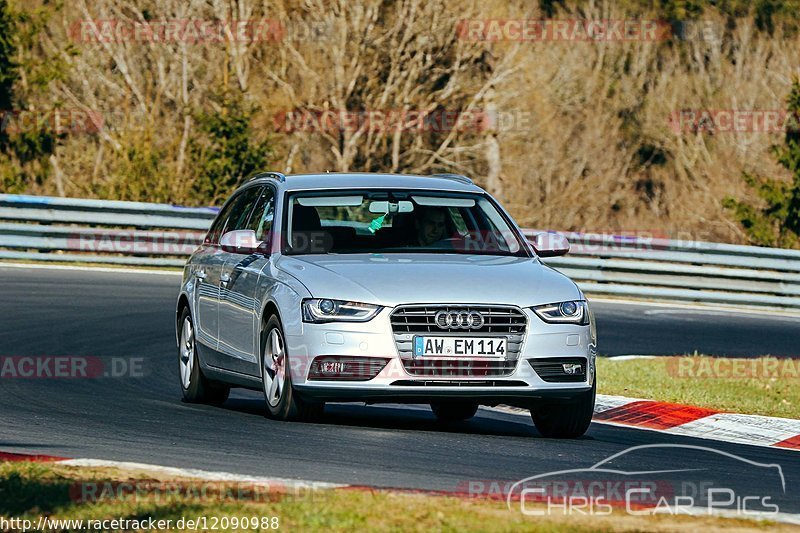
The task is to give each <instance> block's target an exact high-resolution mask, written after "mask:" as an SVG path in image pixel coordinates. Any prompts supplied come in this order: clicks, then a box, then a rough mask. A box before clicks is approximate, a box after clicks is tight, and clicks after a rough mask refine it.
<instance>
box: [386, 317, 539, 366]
mask: <svg viewBox="0 0 800 533" xmlns="http://www.w3.org/2000/svg"><path fill="white" fill-rule="evenodd" d="M439 311H464V312H467V313H470V312H478V313H480V314H481V315H482V316H483V321H484V323H483V327H481V328H478V329H457V328H440V327H439V326H438V325H437V324H436V320H435V319H434V317H435V316H436V313H438V312H439ZM390 320H391V323H392V331H393V332H394V341H395V343H396V345H397V351H398V352H399V353H400V357H401V358H402V359H403V361H404V363H405V362H406V361H407V360H410V359H413V357H414V352H413V340H414V335H425V334H428V335H436V336H441V337H447V336H453V337H495V336H497V337H506V339H508V353H507V358H508V359H510V360H513V361H516V359H517V358H518V357H519V352H520V350H521V349H522V341H523V339H524V337H525V327H526V326H527V319H526V318H525V314H524V313H523V312H522V311H521V310H519V309H518V308H516V307H510V306H497V305H492V306H488V305H405V306H401V307H398V308H397V309H396V310H395V311H394V312H393V313H392V315H391V317H390ZM406 368H407V369H408V365H406ZM511 370H512V371H513V368H512V369H511ZM485 375H486V374H485ZM497 375H500V374H497Z"/></svg>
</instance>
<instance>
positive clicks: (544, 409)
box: [531, 381, 597, 439]
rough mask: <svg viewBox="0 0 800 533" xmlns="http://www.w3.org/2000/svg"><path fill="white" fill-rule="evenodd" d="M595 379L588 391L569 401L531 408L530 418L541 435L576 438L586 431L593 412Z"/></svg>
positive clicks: (551, 437) (595, 388) (550, 437)
mask: <svg viewBox="0 0 800 533" xmlns="http://www.w3.org/2000/svg"><path fill="white" fill-rule="evenodd" d="M596 393H597V381H595V382H594V383H592V388H591V390H589V391H586V392H583V393H581V394H580V395H579V396H578V397H577V398H575V399H573V400H569V401H562V402H550V403H543V404H542V405H539V406H536V407H534V408H533V409H531V418H532V419H533V423H534V425H535V426H536V429H538V430H539V433H541V434H542V436H543V437H545V438H548V439H553V438H555V439H576V438H578V437H580V436H582V435H583V434H584V433H586V430H587V429H589V424H590V423H591V422H592V415H593V414H594V399H595V395H596Z"/></svg>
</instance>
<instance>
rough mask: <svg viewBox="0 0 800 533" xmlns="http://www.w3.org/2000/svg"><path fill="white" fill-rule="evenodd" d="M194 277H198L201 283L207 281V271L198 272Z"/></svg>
mask: <svg viewBox="0 0 800 533" xmlns="http://www.w3.org/2000/svg"><path fill="white" fill-rule="evenodd" d="M194 275H195V276H197V279H199V280H201V281H202V280H204V279H206V271H205V270H198V271H197V272H195V273H194Z"/></svg>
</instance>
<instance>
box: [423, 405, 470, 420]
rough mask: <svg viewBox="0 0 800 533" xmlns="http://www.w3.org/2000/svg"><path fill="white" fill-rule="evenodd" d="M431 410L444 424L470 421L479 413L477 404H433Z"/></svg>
mask: <svg viewBox="0 0 800 533" xmlns="http://www.w3.org/2000/svg"><path fill="white" fill-rule="evenodd" d="M431 410H432V411H433V414H435V415H436V418H438V419H439V420H441V421H443V422H458V421H461V420H468V419H470V418H472V417H473V416H475V413H477V412H478V404H477V403H476V402H433V403H431Z"/></svg>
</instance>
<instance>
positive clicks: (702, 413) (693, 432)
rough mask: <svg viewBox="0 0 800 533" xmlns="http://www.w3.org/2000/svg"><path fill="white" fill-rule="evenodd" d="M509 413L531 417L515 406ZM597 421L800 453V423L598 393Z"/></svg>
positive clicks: (786, 419)
mask: <svg viewBox="0 0 800 533" xmlns="http://www.w3.org/2000/svg"><path fill="white" fill-rule="evenodd" d="M492 409H494V410H498V411H502V412H505V413H513V414H521V415H525V416H527V415H528V412H527V411H525V410H522V409H516V408H513V407H504V406H503V407H496V408H492ZM593 422H597V423H600V424H609V425H612V426H621V427H632V428H637V429H646V430H650V431H658V432H661V433H668V434H671V435H681V436H684V437H695V438H700V439H709V440H717V441H723V442H732V443H737V444H749V445H752V446H769V447H775V448H785V449H787V450H800V420H792V419H788V418H777V417H771V416H759V415H740V414H736V413H724V412H721V411H716V410H714V409H707V408H704V407H695V406H691V405H681V404H676V403H668V402H657V401H654V400H642V399H638V398H626V397H624V396H607V395H605V394H598V395H597V400H596V402H595V407H594V418H593Z"/></svg>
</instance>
